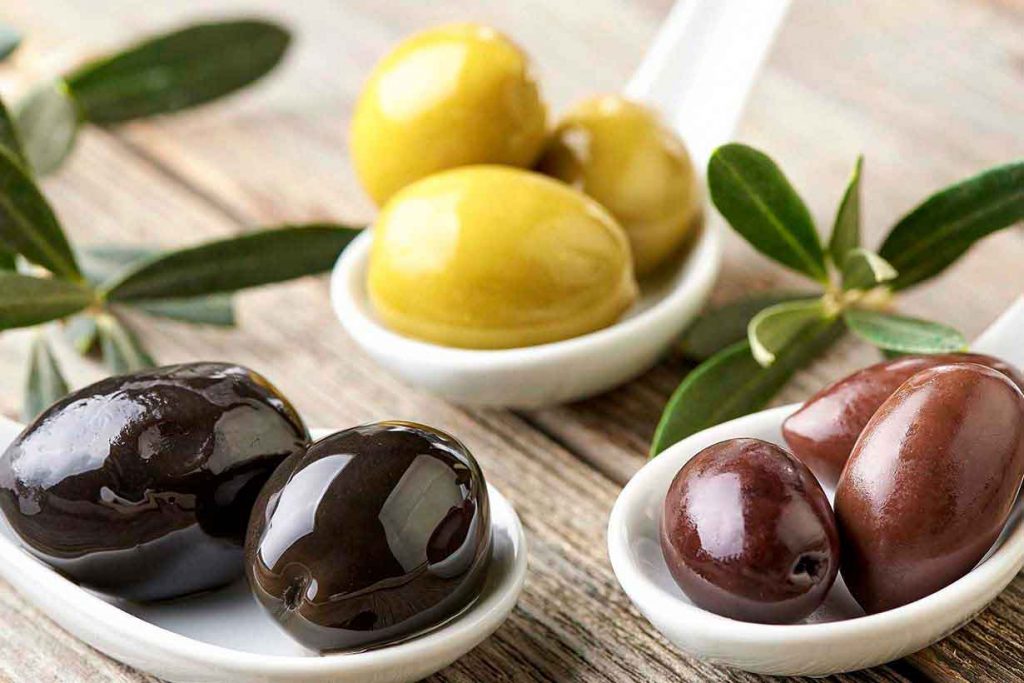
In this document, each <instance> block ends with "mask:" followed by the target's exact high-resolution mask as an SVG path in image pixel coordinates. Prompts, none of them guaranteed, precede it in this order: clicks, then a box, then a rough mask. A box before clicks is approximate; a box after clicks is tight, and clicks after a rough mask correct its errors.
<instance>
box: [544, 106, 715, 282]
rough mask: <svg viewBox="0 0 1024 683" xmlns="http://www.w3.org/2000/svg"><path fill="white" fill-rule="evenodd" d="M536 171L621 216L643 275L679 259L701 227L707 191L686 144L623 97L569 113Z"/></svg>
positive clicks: (651, 114)
mask: <svg viewBox="0 0 1024 683" xmlns="http://www.w3.org/2000/svg"><path fill="white" fill-rule="evenodd" d="M537 169H538V170H540V171H541V172H543V173H546V174H548V175H550V176H552V177H555V178H558V179H559V180H562V181H564V182H566V183H569V184H570V185H572V186H573V187H575V188H576V189H578V190H581V191H583V192H585V193H587V194H588V195H590V196H591V197H593V198H594V199H596V200H597V201H598V202H600V203H601V204H602V205H603V206H605V207H606V208H607V209H608V210H609V211H610V212H611V214H612V215H613V216H615V218H616V219H617V220H618V221H619V223H620V224H621V225H622V227H623V229H625V231H626V234H627V235H628V236H629V241H630V244H631V245H632V247H633V259H634V265H635V268H636V272H637V275H639V276H643V275H647V274H648V273H651V272H653V271H655V270H657V269H658V267H659V266H661V265H663V264H665V263H666V262H668V261H671V260H672V259H673V257H675V256H677V255H679V254H680V252H681V249H682V247H683V246H684V245H686V244H688V243H690V242H691V241H692V240H691V239H690V238H692V237H694V236H695V235H696V233H697V231H698V230H699V228H700V226H701V222H702V221H701V218H702V213H703V212H702V201H703V199H702V194H701V190H700V185H699V183H698V180H697V174H696V172H695V170H694V167H693V163H692V162H691V161H690V155H689V153H688V152H687V151H686V146H685V145H684V144H683V141H682V140H680V139H679V136H678V135H676V133H675V132H674V131H673V130H672V129H671V128H669V127H668V126H667V125H665V123H664V122H662V121H661V119H660V118H659V116H658V115H657V113H656V112H655V111H653V110H652V109H650V108H648V107H646V106H644V105H642V104H638V103H636V102H631V101H629V100H627V99H625V98H623V97H621V96H618V95H604V96H601V97H595V98H593V99H589V100H586V101H584V102H581V103H580V104H578V105H577V106H575V107H573V108H572V109H571V110H570V111H569V112H567V113H566V114H565V116H564V117H563V118H562V119H561V120H560V121H559V123H558V125H557V127H556V128H555V131H554V133H552V135H551V136H550V138H549V140H548V144H547V146H546V147H545V149H544V153H543V155H542V156H541V160H540V161H539V162H538V165H537Z"/></svg>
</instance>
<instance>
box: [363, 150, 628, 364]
mask: <svg viewBox="0 0 1024 683" xmlns="http://www.w3.org/2000/svg"><path fill="white" fill-rule="evenodd" d="M368 286H369V294H370V300H371V302H372V304H373V307H374V309H375V310H376V313H377V315H378V317H379V318H380V319H381V320H382V321H383V322H384V324H386V325H387V326H388V327H390V328H391V329H393V330H395V331H397V332H399V333H401V334H404V335H407V336H410V337H415V338H418V339H423V340H426V341H430V342H434V343H437V344H442V345H446V346H456V347H462V348H474V349H499V348H510V347H518V346H530V345H534V344H543V343H546V342H553V341H558V340H561V339H568V338H570V337H575V336H578V335H581V334H585V333H587V332H591V331H593V330H597V329H600V328H602V327H606V326H608V325H610V324H612V323H613V322H615V321H616V320H618V318H619V317H620V316H621V315H622V313H623V312H624V311H625V310H626V309H627V308H629V307H630V305H631V304H632V303H633V301H634V300H635V299H636V296H637V284H636V280H635V279H634V277H633V265H632V259H631V254H630V250H629V240H628V239H627V238H626V235H625V233H624V232H623V231H622V228H621V227H619V225H618V223H616V222H615V219H614V218H613V217H612V216H611V214H609V213H608V212H607V211H606V210H605V209H604V208H603V207H601V206H600V205H599V204H598V203H597V202H595V201H594V200H592V199H590V198H589V197H587V196H586V195H584V194H582V193H580V192H577V191H576V190H573V189H572V188H570V187H568V186H566V185H565V184H563V183H559V182H556V181H554V180H552V179H550V178H547V177H545V176H543V175H540V174H538V173H533V172H530V171H524V170H520V169H515V168H509V167H507V166H466V167H463V168H458V169H453V170H451V171H445V172H442V173H438V174H436V175H432V176H429V177H427V178H424V179H423V180H420V181H418V182H416V183H413V184H412V185H409V186H407V187H406V188H404V189H403V190H401V191H400V192H399V193H398V194H396V195H395V196H394V197H392V198H391V200H390V201H389V202H388V203H387V204H386V205H385V206H384V208H383V210H382V211H381V213H380V215H379V217H378V218H377V222H376V223H375V225H374V229H373V248H372V250H371V255H370V267H369V275H368Z"/></svg>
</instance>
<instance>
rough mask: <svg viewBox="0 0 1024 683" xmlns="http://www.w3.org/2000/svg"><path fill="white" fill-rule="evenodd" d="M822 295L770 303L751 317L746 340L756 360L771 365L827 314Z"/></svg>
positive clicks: (765, 365)
mask: <svg viewBox="0 0 1024 683" xmlns="http://www.w3.org/2000/svg"><path fill="white" fill-rule="evenodd" d="M827 317H828V316H827V314H826V313H825V306H824V304H823V303H822V301H821V299H820V298H817V299H802V300H799V301H787V302H785V303H781V304H775V305H774V306H770V307H768V308H766V309H764V310H763V311H761V312H760V313H758V314H757V315H755V316H754V318H753V319H752V320H751V321H750V325H749V326H748V327H747V341H748V342H749V343H750V352H751V354H752V355H753V356H754V360H756V361H757V362H758V364H759V365H761V366H762V367H768V366H770V365H772V364H773V363H774V362H775V360H776V357H777V355H778V354H779V353H780V352H781V351H782V350H783V349H784V348H785V347H786V346H788V345H789V343H790V342H791V341H792V340H793V339H794V338H796V337H797V336H799V335H800V333H801V332H802V331H803V330H804V329H805V328H806V327H808V326H809V325H811V324H813V323H816V322H820V321H823V320H825V319H826V318H827Z"/></svg>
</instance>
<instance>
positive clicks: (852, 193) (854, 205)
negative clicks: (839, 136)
mask: <svg viewBox="0 0 1024 683" xmlns="http://www.w3.org/2000/svg"><path fill="white" fill-rule="evenodd" d="M863 167H864V157H863V156H859V157H857V163H855V164H854V166H853V174H852V175H851V176H850V181H849V183H848V184H847V185H846V191H845V192H844V193H843V198H842V200H841V201H840V202H839V209H838V211H836V220H835V223H834V224H833V225H832V237H831V238H830V239H829V242H828V251H829V254H830V255H831V256H832V263H834V264H835V265H836V266H838V267H840V268H841V267H842V266H843V262H844V261H845V260H846V255H847V253H849V252H850V251H851V250H853V249H856V248H857V247H859V246H860V174H861V169H862V168H863Z"/></svg>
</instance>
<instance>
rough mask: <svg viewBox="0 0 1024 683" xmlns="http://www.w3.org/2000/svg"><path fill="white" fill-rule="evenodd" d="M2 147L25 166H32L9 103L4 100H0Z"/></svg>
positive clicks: (0, 145)
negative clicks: (9, 108) (22, 144)
mask: <svg viewBox="0 0 1024 683" xmlns="http://www.w3.org/2000/svg"><path fill="white" fill-rule="evenodd" d="M0 147H2V148H4V149H6V150H7V151H8V152H9V153H10V155H11V156H12V157H13V158H14V159H15V160H16V161H17V162H18V163H19V164H21V165H22V166H24V167H25V168H30V166H29V164H28V161H27V160H26V159H25V153H24V151H23V150H22V147H21V138H19V137H18V131H17V126H16V125H15V123H14V119H13V118H12V117H11V114H10V112H9V111H7V105H6V104H5V103H4V102H3V100H0Z"/></svg>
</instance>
